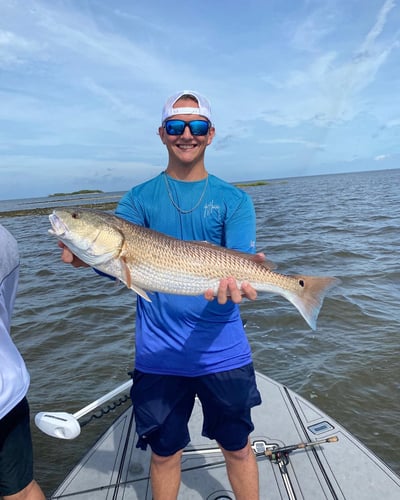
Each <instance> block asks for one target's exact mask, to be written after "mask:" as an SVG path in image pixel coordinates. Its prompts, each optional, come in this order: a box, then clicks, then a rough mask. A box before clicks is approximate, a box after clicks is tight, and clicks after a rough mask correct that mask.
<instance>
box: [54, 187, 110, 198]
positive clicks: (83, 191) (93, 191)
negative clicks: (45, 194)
mask: <svg viewBox="0 0 400 500" xmlns="http://www.w3.org/2000/svg"><path fill="white" fill-rule="evenodd" d="M103 193H104V191H102V190H101V189H81V190H80V191H72V193H54V194H49V198H54V197H60V196H74V195H76V194H103Z"/></svg>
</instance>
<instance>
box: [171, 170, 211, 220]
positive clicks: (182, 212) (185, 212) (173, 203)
mask: <svg viewBox="0 0 400 500" xmlns="http://www.w3.org/2000/svg"><path fill="white" fill-rule="evenodd" d="M163 174H164V180H165V185H166V187H167V192H168V197H169V199H170V200H171V203H172V205H173V206H174V207H175V208H176V209H177V210H178V212H180V213H181V214H190V212H193V211H194V210H196V208H198V207H199V206H200V203H201V202H202V201H203V198H204V196H205V194H206V191H207V186H208V174H207V177H206V182H205V184H204V189H203V192H202V193H201V196H200V198H199V201H198V202H197V203H196V205H195V206H194V207H192V208H190V209H189V210H183V209H182V208H181V207H180V206H179V205H178V204H177V203H176V202H175V200H174V198H173V197H172V192H171V187H170V185H169V182H168V176H167V173H166V172H163Z"/></svg>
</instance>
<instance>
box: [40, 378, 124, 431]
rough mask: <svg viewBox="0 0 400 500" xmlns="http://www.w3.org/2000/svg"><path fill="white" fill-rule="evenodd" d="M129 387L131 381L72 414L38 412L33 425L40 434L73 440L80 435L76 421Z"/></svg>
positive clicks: (79, 427) (79, 428)
mask: <svg viewBox="0 0 400 500" xmlns="http://www.w3.org/2000/svg"><path fill="white" fill-rule="evenodd" d="M131 386H132V380H128V381H127V382H124V383H123V384H121V385H119V386H118V387H116V388H115V389H113V390H112V391H110V392H107V394H104V396H102V397H101V398H99V399H96V400H94V401H92V402H91V403H89V404H88V405H86V406H84V407H83V408H81V409H80V410H78V411H77V412H75V413H74V414H71V413H67V412H49V411H42V412H39V413H37V414H36V415H35V424H36V426H37V427H38V428H39V429H40V430H41V431H42V432H44V433H45V434H48V435H49V436H51V437H56V438H59V439H75V438H76V437H77V436H79V434H80V433H81V426H80V424H79V422H78V419H80V418H81V417H83V416H84V415H87V414H88V413H90V412H91V411H93V410H95V409H96V408H98V407H99V406H101V405H102V404H104V403H106V402H107V401H109V400H110V399H112V398H114V397H115V396H116V395H117V394H119V393H120V392H123V391H126V390H128V389H130V388H131Z"/></svg>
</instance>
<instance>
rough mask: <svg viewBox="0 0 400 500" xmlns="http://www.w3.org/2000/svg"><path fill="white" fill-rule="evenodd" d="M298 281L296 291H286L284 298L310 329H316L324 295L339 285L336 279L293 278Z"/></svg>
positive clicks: (315, 277)
mask: <svg viewBox="0 0 400 500" xmlns="http://www.w3.org/2000/svg"><path fill="white" fill-rule="evenodd" d="M293 278H296V279H297V280H298V284H299V288H298V289H297V291H292V290H289V291H288V290H286V293H285V297H286V298H287V299H288V300H290V302H291V303H292V304H293V305H294V306H295V307H296V308H297V309H298V311H299V312H300V314H301V315H302V316H303V318H304V319H305V320H306V321H307V323H308V325H309V326H310V328H312V329H313V330H316V329H317V318H318V314H319V311H320V309H321V307H322V303H323V300H324V298H325V295H326V294H327V293H328V291H329V290H331V288H333V287H335V286H336V285H338V284H339V283H340V280H339V279H337V278H331V277H318V276H301V275H299V276H293Z"/></svg>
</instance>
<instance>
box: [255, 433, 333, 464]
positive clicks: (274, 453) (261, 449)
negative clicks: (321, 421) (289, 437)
mask: <svg viewBox="0 0 400 500" xmlns="http://www.w3.org/2000/svg"><path fill="white" fill-rule="evenodd" d="M337 441H339V438H338V437H337V436H330V437H327V438H325V439H320V440H318V441H308V442H305V443H297V444H291V445H289V446H275V445H267V443H266V442H265V441H254V443H253V445H252V448H253V451H254V453H255V454H256V455H257V456H259V455H265V456H266V457H269V458H270V459H271V460H276V458H280V457H281V456H287V455H289V453H291V452H292V451H295V450H304V449H307V448H314V447H315V446H318V445H320V444H325V443H336V442H337Z"/></svg>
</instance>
